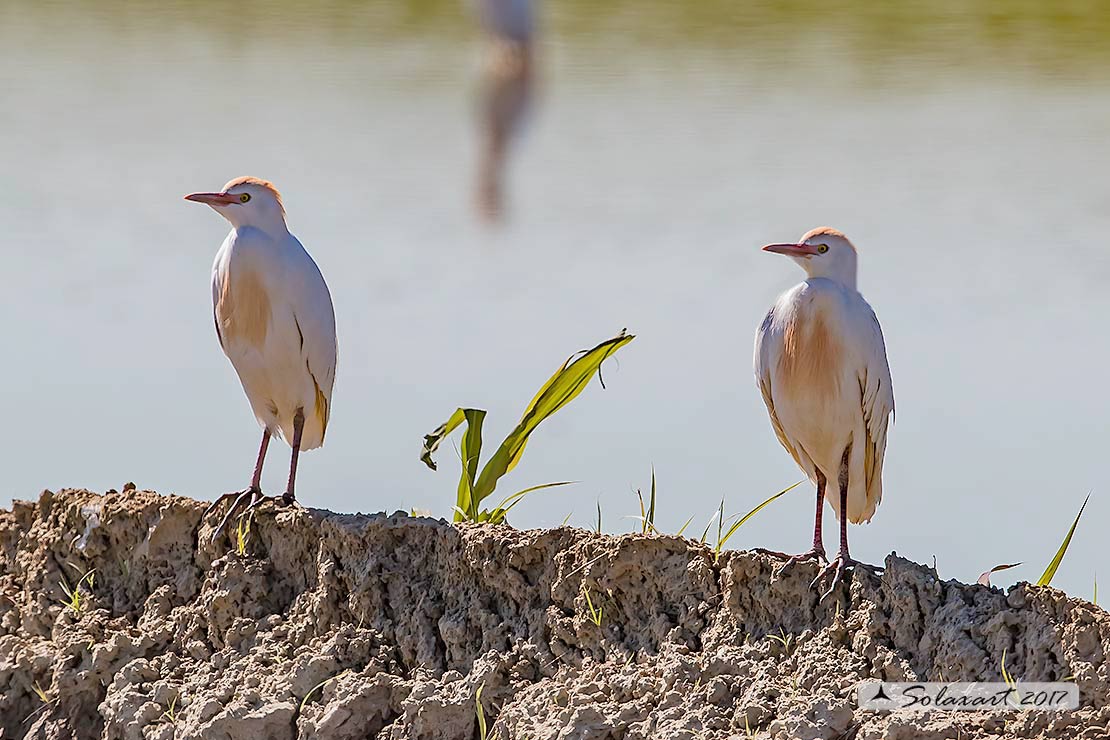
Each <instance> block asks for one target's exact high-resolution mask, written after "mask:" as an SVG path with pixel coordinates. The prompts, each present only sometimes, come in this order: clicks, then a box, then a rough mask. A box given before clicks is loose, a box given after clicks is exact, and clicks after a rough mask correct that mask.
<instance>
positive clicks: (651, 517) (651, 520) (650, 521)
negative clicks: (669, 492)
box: [647, 465, 655, 530]
mask: <svg viewBox="0 0 1110 740" xmlns="http://www.w3.org/2000/svg"><path fill="white" fill-rule="evenodd" d="M647 525H648V526H649V527H650V528H651V529H652V530H654V529H655V466H654V465H652V466H651V503H650V504H649V505H648V513H647Z"/></svg>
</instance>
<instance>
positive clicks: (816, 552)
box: [779, 470, 828, 573]
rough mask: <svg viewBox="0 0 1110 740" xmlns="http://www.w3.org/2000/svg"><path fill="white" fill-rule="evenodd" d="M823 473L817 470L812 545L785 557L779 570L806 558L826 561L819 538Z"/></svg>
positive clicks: (823, 506)
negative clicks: (798, 553) (806, 549)
mask: <svg viewBox="0 0 1110 740" xmlns="http://www.w3.org/2000/svg"><path fill="white" fill-rule="evenodd" d="M825 483H826V480H825V475H824V473H822V472H821V471H820V470H818V471H817V513H816V514H814V517H813V547H812V548H811V549H810V550H808V551H807V552H803V553H802V554H801V555H794V556H792V557H790V558H789V559H787V561H786V562H785V563H783V565H782V567H781V568H779V572H780V573H781V572H782V571H784V570H786V569H787V568H789V567H790V566H791V565H793V564H794V563H801V562H803V561H806V560H816V561H817V562H818V563H827V562H828V557H827V556H826V555H825V543H824V542H823V541H822V538H821V515H822V514H823V513H824V511H825Z"/></svg>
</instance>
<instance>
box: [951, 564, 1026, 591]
mask: <svg viewBox="0 0 1110 740" xmlns="http://www.w3.org/2000/svg"><path fill="white" fill-rule="evenodd" d="M1019 565H1021V563H1006V564H1005V565H996V566H994V567H993V568H991V569H990V570H988V571H987V572H986V573H980V574H979V580H978V581H976V583H978V584H979V585H981V586H989V585H991V575H992V574H994V573H997V572H998V571H1000V570H1009V569H1010V568H1016V567H1018V566H1019ZM934 570H936V569H935V568H934Z"/></svg>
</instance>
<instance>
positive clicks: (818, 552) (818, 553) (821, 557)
mask: <svg viewBox="0 0 1110 740" xmlns="http://www.w3.org/2000/svg"><path fill="white" fill-rule="evenodd" d="M807 560H816V561H817V562H818V563H819V564H822V565H824V564H826V563H828V562H829V558H828V556H826V555H825V550H824V548H817V547H815V548H813V549H812V550H809V551H808V552H803V553H802V554H801V555H791V556H790V557H789V558H787V559H786V562H785V563H783V564H782V566H781V567H780V568H779V569H778V571H777V572H778V573H783V572H785V571H786V569H787V568H789V567H790V566H791V565H794V564H795V563H804V562H805V561H807Z"/></svg>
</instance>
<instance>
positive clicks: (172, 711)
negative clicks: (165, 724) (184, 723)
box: [162, 695, 177, 725]
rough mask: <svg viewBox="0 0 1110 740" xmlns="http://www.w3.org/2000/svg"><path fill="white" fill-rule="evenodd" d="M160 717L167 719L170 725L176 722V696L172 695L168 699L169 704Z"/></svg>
mask: <svg viewBox="0 0 1110 740" xmlns="http://www.w3.org/2000/svg"><path fill="white" fill-rule="evenodd" d="M162 719H167V720H169V722H170V724H171V725H176V724H177V696H176V695H174V697H173V698H172V699H170V705H169V706H168V707H166V711H164V712H162Z"/></svg>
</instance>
